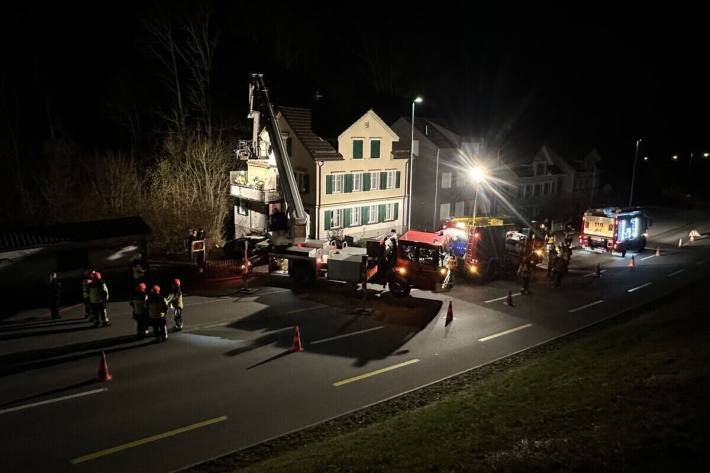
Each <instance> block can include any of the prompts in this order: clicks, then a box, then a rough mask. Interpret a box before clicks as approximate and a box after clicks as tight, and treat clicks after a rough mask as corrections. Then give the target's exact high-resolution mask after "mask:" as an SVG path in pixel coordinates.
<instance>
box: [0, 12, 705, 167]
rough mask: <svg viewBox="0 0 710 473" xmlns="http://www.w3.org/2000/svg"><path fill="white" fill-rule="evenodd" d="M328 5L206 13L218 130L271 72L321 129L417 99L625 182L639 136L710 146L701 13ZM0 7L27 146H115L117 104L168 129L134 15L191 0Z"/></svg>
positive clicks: (457, 119)
mask: <svg viewBox="0 0 710 473" xmlns="http://www.w3.org/2000/svg"><path fill="white" fill-rule="evenodd" d="M329 4H330V6H327V5H315V4H314V5H310V4H308V2H288V3H285V4H284V5H277V4H276V3H275V2H258V3H255V2H239V1H232V2H213V3H209V4H208V5H210V6H211V9H212V11H213V12H214V16H213V21H214V26H215V28H216V29H217V30H218V31H219V42H218V46H217V52H216V55H215V63H214V77H213V81H214V85H213V101H214V104H215V112H216V114H218V115H219V122H220V123H221V124H222V126H223V128H224V129H225V130H228V131H229V130H231V131H235V130H236V131H239V129H240V128H239V126H244V124H245V115H246V111H247V102H246V98H247V95H246V93H247V89H246V77H247V74H248V72H250V71H263V72H264V73H265V74H266V75H265V78H266V81H267V84H269V86H270V87H271V89H272V91H273V92H272V96H273V98H274V101H275V102H277V103H279V104H284V105H302V106H314V102H315V99H314V97H315V94H316V91H318V92H319V93H320V94H321V95H322V96H323V98H322V99H321V100H319V101H318V104H317V108H318V110H319V115H318V119H319V124H320V127H321V129H319V130H317V131H319V132H320V133H322V134H323V135H325V136H337V134H338V133H339V132H340V131H342V130H343V129H344V128H345V127H346V126H347V125H348V124H349V123H351V122H352V120H354V119H355V118H357V117H358V116H359V115H360V114H362V113H363V112H364V111H366V110H367V109H368V108H373V109H374V110H375V111H376V112H377V113H379V114H380V115H382V116H383V117H384V118H385V119H386V120H387V121H388V122H392V121H394V120H395V119H396V118H397V117H398V116H402V115H404V116H407V115H408V114H409V112H410V106H411V100H412V98H413V97H414V96H415V95H417V94H420V95H422V96H423V97H424V99H425V102H424V103H423V104H422V105H421V106H419V107H418V109H417V113H418V114H421V116H426V117H429V118H431V119H435V120H438V121H440V122H441V123H443V124H446V125H448V126H450V127H451V128H454V129H456V130H457V131H459V132H460V133H462V134H466V135H476V136H483V137H485V139H486V140H487V142H488V143H489V144H491V145H493V146H497V145H500V146H501V147H502V149H503V151H504V153H506V154H507V155H510V156H513V155H518V156H520V155H524V154H526V153H530V152H533V151H534V150H536V149H537V148H538V147H539V146H540V145H541V144H542V143H544V142H546V143H549V144H551V145H552V147H553V148H555V149H558V150H559V151H560V152H561V153H563V154H564V153H581V152H582V151H583V150H587V149H590V148H592V147H598V148H599V149H600V151H601V152H602V154H603V155H604V156H605V166H606V167H607V168H609V167H612V168H613V167H615V166H617V164H619V165H621V167H623V168H624V172H627V171H626V169H628V168H629V166H630V161H631V159H632V158H633V151H634V141H635V139H636V138H637V137H643V138H644V145H643V149H642V153H643V154H644V155H649V156H652V157H653V156H658V157H659V158H660V157H661V156H670V154H672V153H674V152H675V153H686V154H687V153H689V152H690V151H691V150H696V151H702V149H703V147H706V148H710V140H709V139H708V133H707V132H708V130H710V99H709V96H710V94H708V86H707V84H708V75H707V73H706V71H705V69H704V67H705V66H706V63H707V61H708V57H709V55H708V50H709V49H708V46H709V43H710V41H709V40H708V35H709V34H710V33H708V31H709V29H708V28H707V24H703V20H704V19H705V18H707V16H706V15H704V14H703V13H702V12H701V11H700V8H699V7H698V9H696V10H692V9H685V10H680V9H677V10H670V11H669V10H668V9H667V7H664V8H654V9H649V8H648V7H647V6H644V7H643V8H641V7H640V6H639V9H637V10H631V9H630V8H629V9H627V10H620V9H619V7H618V5H617V4H609V5H603V4H596V3H590V4H589V6H588V7H587V8H585V9H582V10H571V9H570V10H565V9H560V8H557V7H556V8H552V7H545V9H543V7H542V6H541V5H542V4H540V3H536V4H535V5H536V7H537V6H538V5H539V8H540V9H533V8H531V7H526V8H525V9H520V8H518V7H516V6H513V5H509V4H503V3H502V2H496V3H494V2H490V3H489V2H485V3H478V2H462V3H456V2H429V3H424V4H423V5H422V6H420V7H415V6H414V5H413V3H412V2H402V3H397V4H395V5H391V6H385V7H379V5H380V4H383V5H384V4H385V2H379V4H357V5H356V4H351V3H347V4H345V3H344V4H343V5H344V6H343V7H338V6H334V5H338V4H340V2H329ZM168 5H169V7H168ZM373 5H378V7H377V8H375V7H374V6H373ZM645 5H649V4H645ZM5 8H6V11H5V13H4V14H3V19H2V28H0V30H1V31H0V34H1V35H2V48H3V59H4V62H5V64H4V67H3V68H2V69H3V71H2V76H1V84H2V95H3V108H2V113H3V115H4V116H5V117H6V118H7V117H8V116H10V117H12V120H14V123H19V124H20V129H21V133H20V136H21V140H22V141H23V142H26V143H28V144H31V143H37V142H40V141H42V140H45V139H47V138H48V137H49V136H50V133H51V131H52V130H53V132H54V134H55V136H56V135H60V136H61V137H62V138H63V139H68V140H71V141H73V142H76V143H79V144H80V145H82V146H86V147H94V148H106V147H114V148H116V147H118V148H120V147H122V146H125V144H126V136H125V132H124V131H123V130H122V128H121V127H120V126H119V125H118V124H117V123H116V121H115V120H113V119H112V118H111V117H112V111H113V110H115V109H117V108H120V107H122V106H124V107H125V106H128V105H129V104H130V105H131V106H134V107H136V109H137V110H139V111H140V114H141V115H142V116H143V123H144V126H145V128H146V130H145V131H146V132H151V131H152V130H153V129H156V128H158V124H157V121H156V119H155V114H154V110H155V109H156V108H157V107H159V106H161V104H163V103H164V101H166V100H167V97H166V96H165V90H164V88H163V87H162V86H161V83H160V79H159V77H158V73H159V72H160V70H159V67H158V66H157V64H156V62H155V60H153V59H152V58H150V57H149V56H147V55H146V54H144V53H143V52H141V42H142V41H144V38H145V31H144V30H143V28H142V26H141V25H142V23H141V22H142V21H143V20H145V19H146V18H150V17H151V16H152V15H172V18H173V19H174V20H175V21H178V22H179V21H181V20H180V18H182V17H184V16H189V15H190V12H191V11H192V10H194V8H195V4H194V3H184V4H180V3H176V2H163V3H162V4H161V3H150V2H136V3H131V2H52V3H46V4H45V3H41V2H21V3H18V4H16V5H15V6H14V7H11V8H10V7H5ZM378 8H382V9H381V10H378ZM166 12H168V13H166ZM48 117H51V124H52V126H51V127H50V126H49V122H50V120H48ZM629 171H630V169H629Z"/></svg>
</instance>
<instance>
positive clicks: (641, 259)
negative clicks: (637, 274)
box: [639, 255, 656, 261]
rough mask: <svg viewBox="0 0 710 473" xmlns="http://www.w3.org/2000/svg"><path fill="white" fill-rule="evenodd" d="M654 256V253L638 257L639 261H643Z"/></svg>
mask: <svg viewBox="0 0 710 473" xmlns="http://www.w3.org/2000/svg"><path fill="white" fill-rule="evenodd" d="M655 257H656V255H650V256H645V257H643V258H639V261H643V260H647V259H649V258H655Z"/></svg>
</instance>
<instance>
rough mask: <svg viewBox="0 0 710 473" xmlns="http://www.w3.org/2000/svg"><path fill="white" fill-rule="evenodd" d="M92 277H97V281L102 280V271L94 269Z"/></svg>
mask: <svg viewBox="0 0 710 473" xmlns="http://www.w3.org/2000/svg"><path fill="white" fill-rule="evenodd" d="M92 279H95V280H97V281H101V273H100V272H98V271H94V277H93V278H92Z"/></svg>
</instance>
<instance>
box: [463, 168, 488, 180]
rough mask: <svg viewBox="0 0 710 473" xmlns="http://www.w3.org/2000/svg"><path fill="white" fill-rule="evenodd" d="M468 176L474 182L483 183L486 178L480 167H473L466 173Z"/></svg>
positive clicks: (486, 175) (483, 169)
mask: <svg viewBox="0 0 710 473" xmlns="http://www.w3.org/2000/svg"><path fill="white" fill-rule="evenodd" d="M468 175H469V176H470V177H471V179H473V181H474V182H481V181H485V180H486V178H487V177H488V174H487V173H486V170H485V168H483V167H482V166H475V167H473V168H472V169H471V170H470V171H468Z"/></svg>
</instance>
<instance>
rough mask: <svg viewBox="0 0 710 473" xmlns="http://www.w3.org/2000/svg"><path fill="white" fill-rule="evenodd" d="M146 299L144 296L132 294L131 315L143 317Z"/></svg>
mask: <svg viewBox="0 0 710 473" xmlns="http://www.w3.org/2000/svg"><path fill="white" fill-rule="evenodd" d="M147 300H148V298H147V297H146V296H145V295H144V294H134V295H133V298H131V307H133V315H143V314H144V313H145V305H146V301H147Z"/></svg>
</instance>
